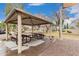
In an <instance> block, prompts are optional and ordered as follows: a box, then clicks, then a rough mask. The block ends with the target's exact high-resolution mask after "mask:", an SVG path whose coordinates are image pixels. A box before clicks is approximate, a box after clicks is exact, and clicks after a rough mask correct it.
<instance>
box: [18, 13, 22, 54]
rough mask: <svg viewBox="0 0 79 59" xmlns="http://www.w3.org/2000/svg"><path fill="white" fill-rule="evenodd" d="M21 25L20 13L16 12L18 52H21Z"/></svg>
mask: <svg viewBox="0 0 79 59" xmlns="http://www.w3.org/2000/svg"><path fill="white" fill-rule="evenodd" d="M21 27H22V21H21V15H20V14H18V54H21V52H22V49H21V48H22V36H21V35H22V33H21V32H22V31H21Z"/></svg>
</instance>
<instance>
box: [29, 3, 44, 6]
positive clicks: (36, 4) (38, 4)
mask: <svg viewBox="0 0 79 59" xmlns="http://www.w3.org/2000/svg"><path fill="white" fill-rule="evenodd" d="M43 4H44V3H30V4H28V5H30V6H40V5H43Z"/></svg>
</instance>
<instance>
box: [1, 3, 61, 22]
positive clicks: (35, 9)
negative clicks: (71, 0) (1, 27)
mask: <svg viewBox="0 0 79 59" xmlns="http://www.w3.org/2000/svg"><path fill="white" fill-rule="evenodd" d="M59 7H60V4H56V3H54V4H53V3H51V4H39V5H38V4H37V5H33V4H24V10H25V11H27V12H30V13H32V14H42V15H45V16H52V15H53V14H54V13H55V12H56V11H58V9H59ZM5 8H6V4H4V3H3V4H1V3H0V21H1V20H4V19H5V17H6V16H5Z"/></svg>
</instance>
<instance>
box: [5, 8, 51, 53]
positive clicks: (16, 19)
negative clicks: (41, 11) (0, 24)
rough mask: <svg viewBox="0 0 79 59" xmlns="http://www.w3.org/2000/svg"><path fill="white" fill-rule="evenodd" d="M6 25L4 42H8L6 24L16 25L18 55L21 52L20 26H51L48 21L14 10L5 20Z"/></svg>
mask: <svg viewBox="0 0 79 59" xmlns="http://www.w3.org/2000/svg"><path fill="white" fill-rule="evenodd" d="M5 23H6V40H8V24H17V25H18V54H20V53H21V52H22V49H21V48H22V30H21V29H22V25H29V26H32V29H33V26H34V25H44V24H50V25H51V24H52V23H51V22H50V21H48V20H45V19H44V18H39V17H36V16H34V15H32V14H30V13H26V12H25V11H23V10H21V9H18V8H15V9H13V10H11V12H10V13H9V14H8V16H7V17H6V19H5Z"/></svg>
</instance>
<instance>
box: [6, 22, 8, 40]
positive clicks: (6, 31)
mask: <svg viewBox="0 0 79 59" xmlns="http://www.w3.org/2000/svg"><path fill="white" fill-rule="evenodd" d="M6 40H8V24H7V23H6Z"/></svg>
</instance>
